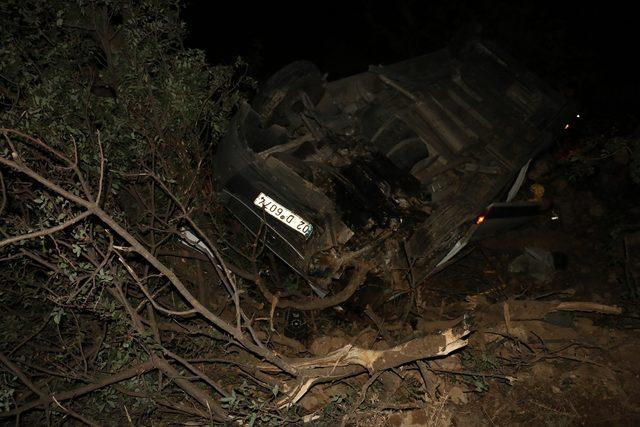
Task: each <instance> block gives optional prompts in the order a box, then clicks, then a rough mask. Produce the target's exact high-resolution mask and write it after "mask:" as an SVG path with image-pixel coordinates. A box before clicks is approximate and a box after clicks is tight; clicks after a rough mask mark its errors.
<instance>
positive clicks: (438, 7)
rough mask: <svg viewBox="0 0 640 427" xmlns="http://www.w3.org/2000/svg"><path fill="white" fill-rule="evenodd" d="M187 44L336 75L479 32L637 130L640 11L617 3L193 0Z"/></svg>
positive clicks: (188, 6)
mask: <svg viewBox="0 0 640 427" xmlns="http://www.w3.org/2000/svg"><path fill="white" fill-rule="evenodd" d="M183 16H184V18H185V20H186V22H187V25H188V37H187V44H188V45H189V46H191V47H198V48H202V49H204V50H205V51H206V53H207V56H208V58H209V60H210V61H211V62H212V63H224V62H231V61H233V60H234V59H235V57H236V56H238V55H240V56H242V57H243V58H244V59H245V60H246V61H248V63H249V64H250V70H249V72H250V74H251V75H252V76H254V77H256V78H258V79H259V80H262V79H264V78H266V77H268V75H269V74H271V73H273V72H274V71H276V70H277V69H279V68H280V67H282V66H284V65H286V64H287V63H289V62H291V61H293V60H297V59H308V60H311V61H313V62H315V63H316V64H317V65H318V67H319V68H320V69H321V70H323V71H325V72H327V73H328V78H329V79H330V80H331V79H336V78H340V77H344V76H348V75H350V74H354V73H358V72H361V71H364V70H366V69H367V67H368V65H370V64H388V63H392V62H395V61H399V60H402V59H407V58H410V57H413V56H416V55H420V54H424V53H428V52H431V51H434V50H436V49H439V48H442V47H445V46H446V45H447V44H448V43H449V42H450V41H451V40H452V39H453V38H454V37H463V38H464V37H467V36H470V35H472V34H480V35H481V36H482V37H483V38H485V39H489V40H492V41H494V42H497V43H498V44H499V45H500V46H501V47H503V48H504V49H506V50H507V51H508V52H509V53H511V54H512V55H513V56H515V57H516V58H517V59H519V60H520V61H521V62H523V63H524V64H525V65H526V66H528V67H529V68H530V69H532V70H533V71H534V72H536V73H537V74H538V75H540V76H541V77H543V78H544V79H545V80H546V81H547V82H548V83H550V84H551V85H552V86H553V87H555V88H556V89H557V90H559V91H560V92H562V93H563V94H564V95H565V96H567V97H570V98H571V99H573V100H574V101H575V102H577V103H578V105H579V106H580V109H581V112H582V113H583V116H584V117H586V118H587V119H589V120H590V121H591V124H592V125H593V126H594V127H596V128H607V129H611V128H612V127H613V128H614V129H617V132H619V133H629V132H633V131H635V130H637V126H638V117H639V116H640V115H639V114H638V113H639V112H640V66H638V62H639V60H638V58H637V57H638V56H639V52H640V47H639V46H638V42H639V41H640V37H639V36H640V31H639V30H638V27H640V23H639V21H640V16H638V15H637V14H636V13H635V11H634V10H633V8H632V7H631V6H627V5H625V4H624V3H615V2H588V1H586V0H585V1H584V2H583V3H575V2H553V3H552V2H538V1H531V2H524V1H508V0H500V1H488V0H479V1H469V2H463V1H456V0H453V1H388V2H373V1H366V0H355V1H343V2H341V3H337V2H309V1H298V2H295V3H286V2H277V1H262V2H257V3H256V4H253V2H242V1H237V2H229V3H227V4H224V5H222V4H221V2H217V1H204V0H200V1H198V0H188V1H187V2H186V3H185V9H184V12H183Z"/></svg>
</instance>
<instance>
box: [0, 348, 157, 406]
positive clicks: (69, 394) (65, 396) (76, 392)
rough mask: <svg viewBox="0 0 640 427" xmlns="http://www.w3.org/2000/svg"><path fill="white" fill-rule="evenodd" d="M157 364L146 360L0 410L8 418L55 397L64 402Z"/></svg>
mask: <svg viewBox="0 0 640 427" xmlns="http://www.w3.org/2000/svg"><path fill="white" fill-rule="evenodd" d="M155 368H156V366H155V364H154V362H153V361H152V360H148V361H146V362H143V363H141V364H139V365H137V366H134V367H132V368H129V369H125V370H122V371H120V372H117V373H115V374H112V375H107V376H105V377H103V378H101V379H100V380H98V381H95V382H93V383H91V384H87V385H85V386H82V387H78V388H76V389H73V390H69V391H65V392H62V393H54V394H51V395H48V396H45V397H42V398H40V399H37V400H34V401H32V402H29V403H26V404H24V405H22V406H20V407H19V408H16V409H13V410H11V411H7V412H0V418H7V417H14V416H16V415H19V414H21V413H23V412H25V411H29V410H31V409H34V408H37V407H39V406H46V405H49V404H51V403H54V402H55V401H54V398H55V400H57V401H58V402H63V401H65V400H69V399H74V398H76V397H79V396H82V395H84V394H87V393H91V392H92V391H95V390H98V389H101V388H104V387H107V386H110V385H112V384H116V383H119V382H122V381H124V380H128V379H129V378H133V377H137V376H139V375H142V374H144V373H146V372H149V371H151V370H153V369H155Z"/></svg>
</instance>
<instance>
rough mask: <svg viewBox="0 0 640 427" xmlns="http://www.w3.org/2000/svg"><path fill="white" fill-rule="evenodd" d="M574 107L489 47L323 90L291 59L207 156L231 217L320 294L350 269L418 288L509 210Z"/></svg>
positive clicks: (413, 62)
mask: <svg viewBox="0 0 640 427" xmlns="http://www.w3.org/2000/svg"><path fill="white" fill-rule="evenodd" d="M572 116H573V114H572V108H571V107H570V106H569V105H568V104H567V102H566V101H565V100H563V99H562V98H561V97H560V96H559V95H558V94H556V93H554V92H553V91H552V90H551V89H549V88H548V87H547V86H546V85H545V84H544V83H543V82H542V81H540V80H539V79H538V78H537V77H535V76H534V75H532V74H531V73H530V72H528V71H527V70H525V69H523V68H522V67H520V66H519V65H518V64H516V63H515V62H514V61H513V60H512V59H511V58H510V57H508V55H505V54H504V53H502V52H500V51H499V50H498V49H497V48H495V47H493V46H490V45H489V44H487V43H484V42H480V41H474V42H471V43H469V44H468V45H466V46H465V47H464V48H461V49H458V50H453V49H445V50H442V51H438V52H435V53H431V54H427V55H424V56H420V57H417V58H414V59H410V60H407V61H404V62H400V63H397V64H392V65H387V66H379V67H370V69H369V71H367V72H364V73H361V74H358V75H354V76H351V77H347V78H344V79H341V80H337V81H332V82H327V81H326V79H325V77H324V76H323V75H322V74H321V72H320V71H319V70H318V69H317V68H316V67H315V66H314V65H313V64H311V63H309V62H306V61H298V62H294V63H292V64H290V65H288V66H287V67H285V68H284V69H282V70H281V71H279V72H278V73H276V74H275V75H274V76H272V77H271V78H270V79H269V80H268V81H267V82H266V83H265V84H264V85H263V87H262V88H261V90H260V92H259V94H258V95H257V96H256V98H255V99H254V101H253V102H252V104H251V105H247V104H245V105H243V106H242V107H241V108H240V110H239V111H238V113H237V114H236V115H235V117H234V118H233V120H232V123H231V126H230V129H229V131H228V134H227V135H226V137H225V138H224V139H223V141H221V143H220V145H219V147H218V150H217V153H216V156H215V165H214V166H215V171H214V173H215V174H216V178H217V185H218V187H219V188H218V189H219V191H220V193H221V195H222V196H223V202H224V204H225V206H226V207H227V208H228V209H229V210H230V211H231V212H232V213H233V215H234V216H235V217H237V219H238V220H239V221H240V222H241V223H242V224H243V225H244V226H245V227H246V228H247V229H248V230H250V231H251V232H252V233H254V234H256V235H257V234H260V233H263V237H264V239H265V243H266V245H267V247H268V248H269V249H270V250H271V251H273V252H274V253H275V254H276V255H277V256H279V257H280V258H281V259H282V260H284V261H285V262H286V263H287V264H289V265H290V266H291V267H292V268H293V269H295V270H296V271H297V272H298V273H299V274H301V275H302V276H304V277H305V278H307V279H308V280H309V281H310V283H312V284H313V285H314V288H315V289H316V291H318V292H319V293H320V294H322V293H323V292H324V291H325V290H326V285H327V283H329V282H330V281H331V279H335V278H338V277H340V275H341V274H342V272H343V270H344V268H345V266H346V265H348V264H349V263H350V262H352V261H353V260H355V259H358V258H366V259H369V260H374V261H375V264H376V265H377V269H376V270H377V272H378V274H379V275H381V276H385V277H387V276H388V277H387V278H389V279H392V280H394V279H395V280H399V279H400V276H403V277H406V273H407V271H410V274H411V277H412V280H413V281H415V282H417V281H420V280H422V279H424V278H425V277H427V276H428V275H429V274H431V273H433V272H434V271H437V270H438V269H440V268H443V267H444V266H445V265H447V264H448V263H449V262H451V261H452V260H453V258H454V256H455V255H456V254H457V253H458V252H459V251H460V250H461V249H462V248H463V247H464V246H465V245H466V244H467V242H468V241H469V240H470V239H471V238H472V237H473V236H477V235H480V234H482V233H483V232H485V233H486V232H488V231H493V228H494V226H495V225H496V224H498V225H504V224H508V223H511V222H513V220H514V219H518V218H522V217H526V216H528V215H531V214H532V213H535V212H536V211H537V206H535V205H532V204H530V203H521V202H520V203H516V202H513V200H514V198H515V194H516V193H517V191H518V189H519V187H520V186H521V185H522V182H523V181H524V178H525V174H526V168H527V167H528V165H529V164H530V162H531V159H532V158H534V157H535V156H536V154H537V153H539V152H540V151H541V150H543V149H545V148H546V147H547V146H548V145H549V144H550V143H551V142H552V141H553V140H554V139H555V138H556V137H557V136H558V134H559V133H560V132H562V129H563V127H564V126H565V124H566V123H567V121H568V120H569V118H570V117H572Z"/></svg>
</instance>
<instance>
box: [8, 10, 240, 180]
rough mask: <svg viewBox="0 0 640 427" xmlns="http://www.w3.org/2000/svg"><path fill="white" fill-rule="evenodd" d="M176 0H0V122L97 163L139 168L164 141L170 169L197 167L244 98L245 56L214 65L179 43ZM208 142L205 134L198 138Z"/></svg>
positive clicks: (171, 171) (181, 33)
mask: <svg viewBox="0 0 640 427" xmlns="http://www.w3.org/2000/svg"><path fill="white" fill-rule="evenodd" d="M178 12H179V3H178V2H177V1H156V0H144V1H141V2H132V1H127V0H96V1H87V0H75V1H66V0H53V1H47V2H42V1H38V0H27V1H22V0H7V1H4V2H2V3H1V4H0V14H1V16H2V28H3V31H2V32H1V33H0V102H1V104H0V122H1V123H2V124H3V127H13V128H17V129H20V130H21V131H23V132H25V133H27V134H30V135H35V136H38V137H41V138H43V139H46V140H47V142H48V143H50V144H53V145H54V146H55V147H56V148H58V149H60V150H62V151H65V152H67V153H70V150H71V146H72V141H75V143H76V144H77V146H78V149H79V153H80V155H81V157H82V158H81V161H82V162H83V163H84V164H89V165H90V166H91V167H92V168H94V169H95V168H96V167H97V161H98V155H97V153H98V150H97V146H96V136H95V133H96V131H98V130H99V131H100V133H101V136H102V140H103V142H104V143H105V151H106V153H105V154H106V156H107V158H109V159H110V161H111V167H112V168H114V169H116V170H119V171H130V170H131V169H135V170H138V169H139V166H140V165H141V164H146V163H148V160H149V159H148V157H149V154H150V153H153V150H151V148H155V149H159V150H168V152H166V154H171V155H166V156H165V158H171V159H174V160H173V164H170V165H166V166H167V167H168V170H165V171H164V172H165V173H166V174H167V178H171V177H172V176H171V175H174V176H173V178H176V177H180V176H181V175H179V174H177V173H175V172H176V168H178V167H179V168H180V170H181V171H184V170H190V169H191V168H195V166H196V165H195V164H193V162H194V161H198V160H199V159H201V158H202V154H203V150H205V149H206V146H207V143H209V142H210V141H215V140H216V139H217V138H218V137H219V136H220V135H221V133H223V132H224V129H225V126H226V120H227V117H228V115H229V112H230V111H231V110H232V109H233V108H234V106H235V105H236V103H237V102H238V100H239V99H240V92H239V90H238V84H239V83H242V82H245V81H247V80H246V79H241V80H239V79H238V72H239V71H242V68H243V66H244V64H243V63H242V62H241V61H240V60H239V61H238V62H237V63H236V64H234V65H233V66H215V67H212V66H210V65H208V64H207V63H206V60H205V56H204V53H203V52H202V51H199V50H194V49H186V48H184V46H183V45H182V39H183V36H184V34H185V26H184V23H183V22H182V21H181V20H180V16H179V13H178ZM203 142H205V143H203Z"/></svg>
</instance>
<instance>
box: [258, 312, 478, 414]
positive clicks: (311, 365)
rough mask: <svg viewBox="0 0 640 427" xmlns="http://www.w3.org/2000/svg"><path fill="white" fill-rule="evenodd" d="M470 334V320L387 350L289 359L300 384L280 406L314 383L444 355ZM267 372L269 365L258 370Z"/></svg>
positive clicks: (350, 350) (345, 351)
mask: <svg viewBox="0 0 640 427" xmlns="http://www.w3.org/2000/svg"><path fill="white" fill-rule="evenodd" d="M470 333H471V321H470V318H468V317H465V318H464V319H463V320H462V321H461V322H460V323H458V324H457V325H456V326H454V327H453V328H451V329H447V330H445V331H444V332H442V333H440V334H433V335H427V336H424V337H420V338H415V339H413V340H411V341H408V342H405V343H403V344H399V345H397V346H395V347H392V348H390V349H387V350H369V349H364V348H360V347H355V346H353V345H351V344H349V345H346V346H344V347H342V348H341V349H338V350H336V351H334V352H332V353H329V354H328V355H326V356H321V357H314V358H306V359H293V360H292V359H288V362H289V363H290V364H291V365H292V366H294V367H295V368H296V369H297V370H298V372H299V377H298V378H299V379H300V380H299V381H296V382H295V383H293V384H288V385H285V387H284V388H283V390H284V392H285V395H286V397H285V399H283V400H282V401H281V402H280V404H281V405H290V404H294V403H295V402H297V401H298V400H300V399H301V398H302V397H303V396H304V395H305V393H306V392H307V391H308V390H309V389H310V388H311V387H312V386H313V385H315V384H318V383H322V382H327V381H333V380H336V379H341V378H345V377H348V376H353V375H358V374H360V373H363V372H368V373H369V374H370V375H373V374H375V373H378V372H381V371H384V370H387V369H391V368H395V367H398V366H401V365H404V364H406V363H410V362H415V361H416V360H422V359H429V358H434V357H439V356H446V355H448V354H450V353H451V352H453V351H455V350H458V349H460V348H462V347H465V346H466V345H467V339H466V337H467V336H468V335H469V334H470ZM261 369H262V370H269V366H267V365H265V366H263V367H261Z"/></svg>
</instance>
